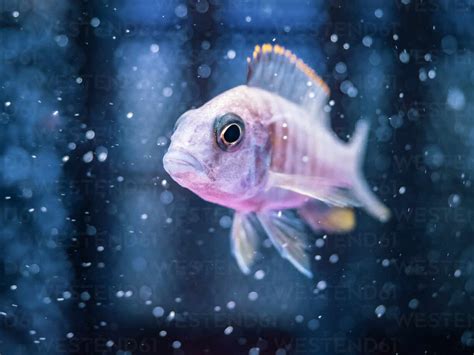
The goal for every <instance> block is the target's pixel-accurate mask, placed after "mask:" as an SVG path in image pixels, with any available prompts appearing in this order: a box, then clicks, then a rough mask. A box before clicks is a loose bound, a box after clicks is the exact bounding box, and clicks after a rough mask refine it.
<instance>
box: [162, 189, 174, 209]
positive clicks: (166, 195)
mask: <svg viewBox="0 0 474 355" xmlns="http://www.w3.org/2000/svg"><path fill="white" fill-rule="evenodd" d="M173 199H174V196H173V194H172V193H171V192H170V191H168V190H166V191H163V192H162V193H161V194H160V201H161V203H162V204H164V205H169V204H170V203H171V202H173Z"/></svg>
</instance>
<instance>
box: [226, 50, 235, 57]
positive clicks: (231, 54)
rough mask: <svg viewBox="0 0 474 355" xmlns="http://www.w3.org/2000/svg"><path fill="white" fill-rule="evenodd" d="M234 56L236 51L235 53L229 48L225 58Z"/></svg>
mask: <svg viewBox="0 0 474 355" xmlns="http://www.w3.org/2000/svg"><path fill="white" fill-rule="evenodd" d="M235 56H236V53H235V51H234V50H233V49H229V50H228V51H227V58H229V59H234V58H235Z"/></svg>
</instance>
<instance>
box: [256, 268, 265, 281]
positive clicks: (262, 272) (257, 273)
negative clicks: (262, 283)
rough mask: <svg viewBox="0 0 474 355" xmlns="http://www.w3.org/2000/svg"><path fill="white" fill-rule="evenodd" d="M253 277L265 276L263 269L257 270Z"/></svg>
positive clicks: (261, 277) (260, 277)
mask: <svg viewBox="0 0 474 355" xmlns="http://www.w3.org/2000/svg"><path fill="white" fill-rule="evenodd" d="M254 277H255V279H257V280H261V279H263V278H264V277H265V271H263V270H257V271H256V272H255V275H254Z"/></svg>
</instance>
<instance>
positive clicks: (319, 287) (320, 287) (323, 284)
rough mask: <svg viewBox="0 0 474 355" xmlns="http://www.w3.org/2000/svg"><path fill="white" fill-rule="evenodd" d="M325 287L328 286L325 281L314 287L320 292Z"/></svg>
mask: <svg viewBox="0 0 474 355" xmlns="http://www.w3.org/2000/svg"><path fill="white" fill-rule="evenodd" d="M327 286H328V285H327V283H326V281H324V280H321V281H319V282H318V284H317V285H316V287H317V288H318V290H321V291H323V290H325V289H326V287H327Z"/></svg>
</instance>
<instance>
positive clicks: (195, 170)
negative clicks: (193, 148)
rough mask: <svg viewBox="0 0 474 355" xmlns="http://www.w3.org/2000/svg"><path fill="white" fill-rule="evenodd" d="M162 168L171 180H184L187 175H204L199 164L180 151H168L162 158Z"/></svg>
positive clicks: (187, 153) (194, 158)
mask: <svg viewBox="0 0 474 355" xmlns="http://www.w3.org/2000/svg"><path fill="white" fill-rule="evenodd" d="M163 167H164V168H165V170H166V172H167V173H168V174H169V175H170V176H171V177H172V178H173V179H178V180H181V179H184V178H186V177H187V176H189V175H199V176H201V175H204V173H205V170H204V166H203V165H202V164H201V162H200V161H199V160H198V159H196V157H194V156H193V155H192V154H191V153H189V152H185V151H182V150H172V151H168V152H167V153H166V154H165V156H164V157H163Z"/></svg>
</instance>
